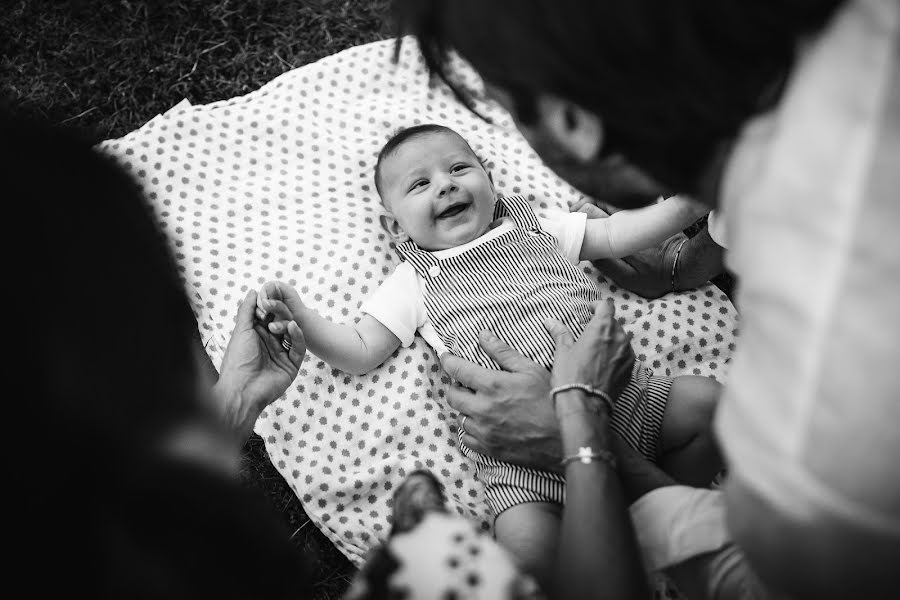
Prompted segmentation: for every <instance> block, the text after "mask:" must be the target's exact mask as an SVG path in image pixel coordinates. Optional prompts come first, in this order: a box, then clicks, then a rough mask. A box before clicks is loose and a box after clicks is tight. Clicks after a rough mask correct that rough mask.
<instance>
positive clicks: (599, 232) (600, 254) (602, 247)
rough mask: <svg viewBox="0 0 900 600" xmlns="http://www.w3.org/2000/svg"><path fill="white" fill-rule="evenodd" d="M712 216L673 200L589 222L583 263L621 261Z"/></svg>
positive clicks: (679, 198) (681, 200)
mask: <svg viewBox="0 0 900 600" xmlns="http://www.w3.org/2000/svg"><path fill="white" fill-rule="evenodd" d="M708 212H709V209H708V208H707V207H705V206H703V205H702V204H700V203H699V202H695V201H693V200H689V199H688V198H685V197H683V196H673V197H671V198H667V199H666V200H663V201H662V202H658V203H656V204H651V205H650V206H645V207H643V208H638V209H634V210H622V211H619V212H617V213H614V214H613V215H611V216H610V217H607V218H605V219H588V220H587V223H586V224H585V230H584V241H583V242H582V244H581V254H580V256H579V258H580V259H581V260H597V259H601V258H622V257H623V256H628V255H630V254H634V253H635V252H638V251H640V250H644V249H646V248H650V247H651V246H655V245H656V244H660V243H662V242H664V241H665V240H666V239H668V238H669V237H671V236H673V235H675V234H676V233H678V232H679V231H682V230H683V229H685V228H686V227H688V226H690V225H691V224H693V223H694V222H695V221H696V220H697V219H699V218H700V217H702V216H703V215H705V214H706V213H708Z"/></svg>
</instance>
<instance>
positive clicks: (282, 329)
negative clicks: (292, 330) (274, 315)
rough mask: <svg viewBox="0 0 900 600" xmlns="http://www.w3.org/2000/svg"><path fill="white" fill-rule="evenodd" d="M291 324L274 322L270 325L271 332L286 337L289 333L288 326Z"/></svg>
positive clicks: (287, 321)
mask: <svg viewBox="0 0 900 600" xmlns="http://www.w3.org/2000/svg"><path fill="white" fill-rule="evenodd" d="M291 322H292V321H290V320H282V321H272V322H271V323H269V332H270V333H272V334H274V335H284V334H285V333H287V330H288V324H289V323H291Z"/></svg>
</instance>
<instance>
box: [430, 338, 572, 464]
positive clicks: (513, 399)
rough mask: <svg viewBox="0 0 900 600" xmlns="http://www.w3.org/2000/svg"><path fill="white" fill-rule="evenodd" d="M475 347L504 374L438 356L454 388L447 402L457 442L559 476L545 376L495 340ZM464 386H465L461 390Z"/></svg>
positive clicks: (546, 373) (558, 455) (538, 367)
mask: <svg viewBox="0 0 900 600" xmlns="http://www.w3.org/2000/svg"><path fill="white" fill-rule="evenodd" d="M478 343H479V344H480V345H481V347H482V348H483V349H484V351H485V352H486V353H487V355H488V356H490V357H491V358H492V359H494V360H495V361H496V362H497V364H499V365H500V366H501V367H503V369H505V371H495V370H492V369H485V368H484V367H481V366H479V365H476V364H475V363H473V362H470V361H467V360H465V359H463V358H460V357H458V356H454V355H452V354H445V355H444V356H442V357H441V362H442V365H443V367H444V370H445V371H446V372H447V374H448V375H450V377H452V378H453V379H454V380H455V381H456V382H457V383H455V384H454V385H453V386H452V387H451V388H450V389H449V390H448V392H447V401H448V402H449V403H450V406H452V407H453V408H454V409H455V410H456V411H457V412H458V413H459V416H458V419H459V421H460V425H461V426H462V425H463V423H462V421H463V419H465V423H464V425H465V427H463V431H464V435H463V436H462V442H463V443H464V444H466V445H467V446H468V447H470V448H472V449H473V450H475V451H476V452H480V453H481V454H485V455H488V456H491V457H493V458H496V459H497V460H502V461H504V462H508V463H512V464H517V465H522V466H525V467H531V468H535V469H542V470H545V471H557V472H558V471H559V461H560V458H561V447H560V442H559V425H558V423H557V419H556V415H555V414H554V412H553V407H552V405H551V403H550V398H549V393H550V372H549V371H547V370H546V369H545V368H544V367H542V366H541V365H539V364H537V363H536V362H534V361H532V360H529V359H527V358H525V357H524V356H522V355H521V354H520V353H519V352H517V351H516V350H514V349H513V348H511V347H510V346H509V345H507V344H506V343H505V342H503V341H502V340H501V339H499V338H498V337H497V336H495V335H494V334H492V333H489V332H486V331H485V332H482V333H481V334H480V335H479V337H478ZM463 386H465V387H463Z"/></svg>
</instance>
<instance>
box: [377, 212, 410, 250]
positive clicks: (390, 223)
mask: <svg viewBox="0 0 900 600" xmlns="http://www.w3.org/2000/svg"><path fill="white" fill-rule="evenodd" d="M378 221H379V222H380V223H381V227H382V228H384V230H385V231H387V233H388V235H389V236H391V239H393V240H394V241H395V242H397V243H398V244H402V243H403V242H408V241H409V235H407V233H406V232H405V231H403V228H402V227H400V222H399V221H397V217H395V216H394V215H392V214H391V213H389V212H383V213H381V214H380V215H379V216H378Z"/></svg>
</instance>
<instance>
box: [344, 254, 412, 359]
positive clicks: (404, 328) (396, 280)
mask: <svg viewBox="0 0 900 600" xmlns="http://www.w3.org/2000/svg"><path fill="white" fill-rule="evenodd" d="M359 308H360V310H361V311H362V312H364V313H366V314H368V315H371V316H372V317H374V318H375V319H377V320H378V321H379V322H380V323H381V324H382V325H384V326H385V327H387V328H388V329H390V330H391V332H393V334H394V335H396V336H397V337H398V338H399V339H400V343H401V344H403V346H404V347H407V346H409V345H410V344H412V341H413V338H414V337H415V335H416V330H417V329H418V328H419V327H421V326H422V324H423V323H424V322H425V302H424V300H423V298H422V292H421V289H420V287H419V280H418V277H417V276H416V271H415V269H413V268H412V266H411V265H410V264H409V263H406V262H403V263H400V265H398V266H397V268H396V270H394V272H393V273H391V274H390V275H388V278H387V279H385V280H384V281H383V282H382V284H381V285H380V286H379V287H378V289H377V290H375V293H374V294H372V296H371V297H370V298H369V299H367V300H366V301H365V302H363V303H362V306H360V307H359Z"/></svg>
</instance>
